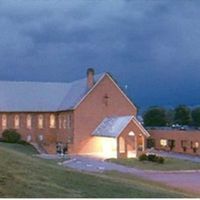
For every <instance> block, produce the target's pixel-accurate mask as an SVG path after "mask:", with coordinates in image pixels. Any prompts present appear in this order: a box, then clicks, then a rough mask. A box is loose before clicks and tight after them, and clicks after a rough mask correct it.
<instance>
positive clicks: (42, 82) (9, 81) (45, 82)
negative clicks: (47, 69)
mask: <svg viewBox="0 0 200 200" xmlns="http://www.w3.org/2000/svg"><path fill="white" fill-rule="evenodd" d="M103 74H106V72H103V73H99V74H95V75H94V76H100V75H103ZM84 79H87V77H85V78H80V79H76V80H73V81H71V82H54V81H52V82H50V81H28V80H26V81H17V80H0V82H8V83H41V84H71V83H74V82H78V81H82V80H84Z"/></svg>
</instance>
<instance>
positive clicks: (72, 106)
mask: <svg viewBox="0 0 200 200" xmlns="http://www.w3.org/2000/svg"><path fill="white" fill-rule="evenodd" d="M136 114H137V109H136V107H135V105H134V104H133V103H132V101H131V100H130V99H129V98H128V97H127V96H126V94H125V93H124V92H123V91H122V89H121V88H120V87H119V86H118V84H117V83H116V81H115V80H114V79H113V78H112V77H111V76H110V74H109V73H102V74H97V75H95V73H94V70H93V69H91V68H90V69H88V70H87V76H86V78H83V79H81V80H77V81H73V82H70V83H55V82H18V81H0V137H1V134H2V132H3V131H4V130H5V129H16V130H17V132H19V133H20V134H21V137H22V139H23V140H26V141H27V142H30V143H32V144H37V145H39V146H40V148H42V149H43V150H44V151H45V152H46V153H56V146H57V144H58V143H60V144H63V145H65V146H66V145H67V147H68V148H67V149H68V153H69V154H82V155H93V156H100V157H104V158H111V157H115V158H120V157H135V156H138V155H140V154H141V153H143V152H144V151H145V148H146V139H147V138H148V137H149V133H148V132H147V131H146V130H145V129H144V128H143V126H142V125H141V124H140V122H139V121H138V120H137V119H136Z"/></svg>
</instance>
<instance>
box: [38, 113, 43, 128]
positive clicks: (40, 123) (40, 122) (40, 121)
mask: <svg viewBox="0 0 200 200" xmlns="http://www.w3.org/2000/svg"><path fill="white" fill-rule="evenodd" d="M43 124H44V117H43V115H39V116H38V128H43Z"/></svg>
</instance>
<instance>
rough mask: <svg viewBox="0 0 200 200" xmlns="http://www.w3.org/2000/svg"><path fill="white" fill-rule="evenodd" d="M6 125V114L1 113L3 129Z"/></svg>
mask: <svg viewBox="0 0 200 200" xmlns="http://www.w3.org/2000/svg"><path fill="white" fill-rule="evenodd" d="M6 127H7V116H6V115H2V128H3V129H5V128H6Z"/></svg>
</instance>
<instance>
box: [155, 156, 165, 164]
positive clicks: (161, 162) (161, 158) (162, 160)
mask: <svg viewBox="0 0 200 200" xmlns="http://www.w3.org/2000/svg"><path fill="white" fill-rule="evenodd" d="M156 162H157V163H160V164H163V163H164V162H165V159H164V158H163V157H161V156H158V157H157V159H156Z"/></svg>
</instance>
